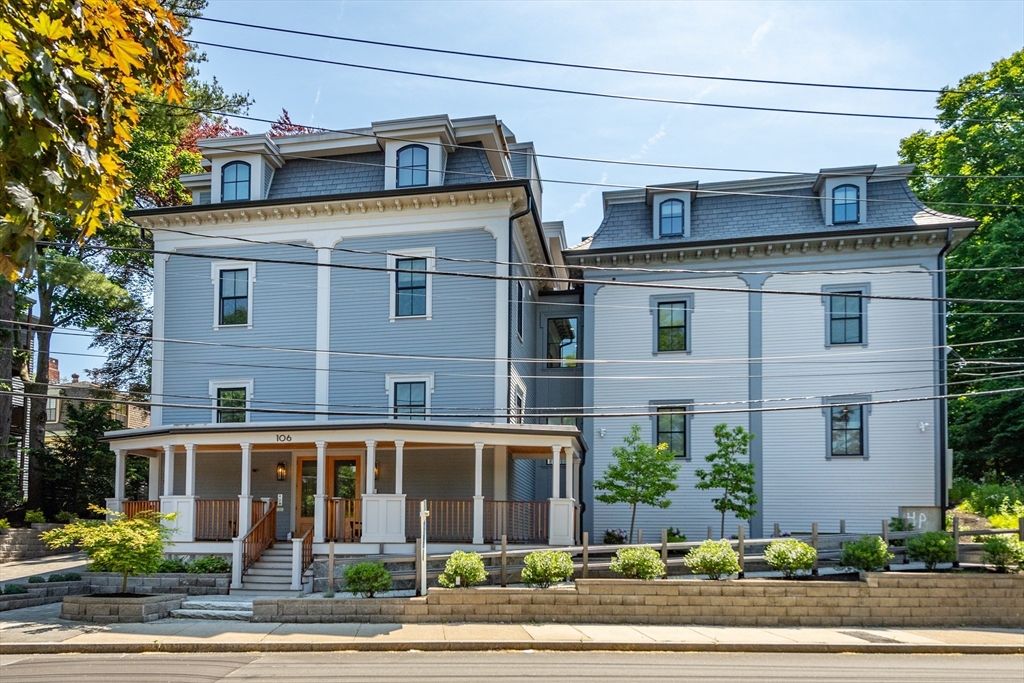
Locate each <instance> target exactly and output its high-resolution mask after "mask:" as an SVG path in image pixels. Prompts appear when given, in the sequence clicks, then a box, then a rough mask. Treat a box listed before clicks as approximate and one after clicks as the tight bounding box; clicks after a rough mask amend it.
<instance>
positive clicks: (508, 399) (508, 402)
mask: <svg viewBox="0 0 1024 683" xmlns="http://www.w3.org/2000/svg"><path fill="white" fill-rule="evenodd" d="M528 213H533V214H534V217H533V218H534V223H535V224H536V227H537V231H538V232H539V233H540V237H541V240H540V241H541V246H543V247H544V253H545V255H547V256H548V260H549V261H552V259H551V256H550V254H548V253H547V245H545V244H544V231H543V230H544V229H543V228H542V227H541V225H540V220H539V219H538V218H537V215H536V212H535V211H534V206H533V194H532V193H531V192H530V188H529V186H527V188H526V208H525V209H523V210H522V211H520V212H519V213H515V214H512V215H511V216H509V217H508V254H507V255H506V257H505V258H506V259H507V260H508V263H509V266H508V274H509V281H508V307H507V308H508V325H507V328H508V329H507V334H506V336H507V337H508V349H507V355H506V356H505V358H506V360H505V362H506V364H507V365H506V368H505V377H507V378H508V386H507V387H506V391H505V420H506V421H507V422H509V423H511V422H512V286H513V285H514V284H515V282H514V281H513V280H512V277H511V276H512V236H513V235H514V234H515V229H516V220H517V219H519V218H522V217H523V216H525V215H526V214H528ZM525 409H526V406H525V405H524V406H523V410H524V412H525Z"/></svg>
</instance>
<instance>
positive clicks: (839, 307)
mask: <svg viewBox="0 0 1024 683" xmlns="http://www.w3.org/2000/svg"><path fill="white" fill-rule="evenodd" d="M860 294H861V293H860V292H858V291H851V292H835V293H833V294H831V295H829V297H828V298H829V302H828V315H829V343H831V344H862V343H864V329H863V328H864V321H863V318H864V315H863V307H862V306H861V296H860Z"/></svg>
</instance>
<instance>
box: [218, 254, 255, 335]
mask: <svg viewBox="0 0 1024 683" xmlns="http://www.w3.org/2000/svg"><path fill="white" fill-rule="evenodd" d="M222 270H248V271H249V277H248V280H249V292H248V296H249V322H247V323H245V324H244V325H242V324H238V325H221V324H220V272H221V271H222ZM210 280H211V282H213V329H215V330H220V329H238V328H243V327H244V328H246V329H250V330H251V329H252V318H253V315H252V309H253V303H254V302H253V296H252V293H253V285H254V284H255V282H256V264H255V263H253V262H252V261H214V262H213V263H211V264H210Z"/></svg>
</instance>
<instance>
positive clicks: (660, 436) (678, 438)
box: [656, 406, 686, 458]
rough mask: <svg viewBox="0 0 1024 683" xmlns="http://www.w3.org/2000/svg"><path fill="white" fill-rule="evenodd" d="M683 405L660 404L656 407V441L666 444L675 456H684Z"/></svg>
mask: <svg viewBox="0 0 1024 683" xmlns="http://www.w3.org/2000/svg"><path fill="white" fill-rule="evenodd" d="M683 410H684V407H683V406H662V407H659V408H658V417H657V420H658V433H657V438H656V442H657V443H659V444H662V443H664V444H668V448H669V450H670V451H672V452H674V453H675V456H676V457H677V458H686V414H685V413H684V412H683Z"/></svg>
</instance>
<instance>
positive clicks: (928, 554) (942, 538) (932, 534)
mask: <svg viewBox="0 0 1024 683" xmlns="http://www.w3.org/2000/svg"><path fill="white" fill-rule="evenodd" d="M907 556H908V557H909V558H910V559H911V560H914V561H916V562H924V567H925V569H927V570H928V571H932V570H933V569H935V565H937V564H942V563H944V562H956V543H955V542H954V541H953V537H952V536H950V535H949V534H947V533H946V532H945V531H926V532H924V533H923V534H921V535H920V536H912V537H910V538H908V539H907Z"/></svg>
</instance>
